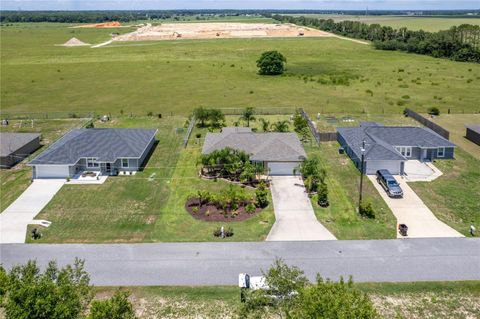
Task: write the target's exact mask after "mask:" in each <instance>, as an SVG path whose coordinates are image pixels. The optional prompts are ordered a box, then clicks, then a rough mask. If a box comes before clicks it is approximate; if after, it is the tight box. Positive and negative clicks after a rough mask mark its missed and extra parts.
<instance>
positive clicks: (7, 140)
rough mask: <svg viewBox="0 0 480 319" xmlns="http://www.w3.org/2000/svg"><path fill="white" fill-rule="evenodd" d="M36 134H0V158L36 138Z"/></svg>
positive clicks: (37, 135)
mask: <svg viewBox="0 0 480 319" xmlns="http://www.w3.org/2000/svg"><path fill="white" fill-rule="evenodd" d="M39 136H40V134H38V133H0V156H2V157H4V156H8V155H10V154H12V153H14V152H15V151H17V150H18V149H20V148H21V147H23V146H24V145H25V144H28V143H30V142H31V141H33V140H34V139H36V138H38V137H39Z"/></svg>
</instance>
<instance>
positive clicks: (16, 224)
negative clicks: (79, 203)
mask: <svg viewBox="0 0 480 319" xmlns="http://www.w3.org/2000/svg"><path fill="white" fill-rule="evenodd" d="M64 183H65V180H63V179H37V180H34V181H33V182H32V184H31V185H30V186H29V187H28V188H27V189H26V190H25V191H24V192H23V193H22V195H20V196H19V197H18V198H17V199H16V200H15V201H14V202H13V203H12V204H11V205H10V206H8V207H7V208H6V209H5V210H4V211H3V212H2V213H1V214H0V243H1V244H4V243H24V242H25V235H26V232H27V225H28V224H30V223H31V222H32V220H33V219H34V218H35V216H37V214H38V213H40V211H41V210H42V209H43V208H44V207H45V206H46V205H47V204H48V202H49V201H50V200H51V199H52V198H53V196H55V194H56V193H57V192H58V191H59V190H60V188H62V186H63V184H64Z"/></svg>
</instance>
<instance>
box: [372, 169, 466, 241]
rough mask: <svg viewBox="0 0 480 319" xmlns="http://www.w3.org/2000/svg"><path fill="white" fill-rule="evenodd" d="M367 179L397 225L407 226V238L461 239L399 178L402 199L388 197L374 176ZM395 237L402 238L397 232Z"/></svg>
mask: <svg viewBox="0 0 480 319" xmlns="http://www.w3.org/2000/svg"><path fill="white" fill-rule="evenodd" d="M368 178H369V179H370V180H371V181H372V183H373V186H375V188H376V189H377V190H378V192H379V193H380V196H382V198H383V200H384V201H385V202H386V203H387V205H388V207H389V208H390V209H391V210H392V213H393V215H395V217H396V218H397V224H406V225H407V226H408V237H410V238H420V237H463V235H462V234H460V233H459V232H458V231H456V230H455V229H453V228H452V227H450V226H448V225H447V224H445V223H443V222H441V221H440V220H439V219H438V218H437V217H436V216H435V215H434V214H433V213H432V211H431V210H430V209H429V208H428V207H427V205H425V204H424V203H423V201H422V200H421V198H420V197H418V195H417V194H416V193H415V192H414V191H413V189H412V188H411V187H410V186H409V185H408V184H407V182H406V181H405V180H404V179H402V178H401V177H400V176H397V177H396V179H397V182H398V183H399V184H400V187H402V190H403V198H390V197H388V195H387V192H385V190H384V189H383V188H382V186H380V184H379V183H378V182H377V180H376V177H375V175H368ZM397 237H398V238H402V236H401V235H400V234H399V233H398V232H397Z"/></svg>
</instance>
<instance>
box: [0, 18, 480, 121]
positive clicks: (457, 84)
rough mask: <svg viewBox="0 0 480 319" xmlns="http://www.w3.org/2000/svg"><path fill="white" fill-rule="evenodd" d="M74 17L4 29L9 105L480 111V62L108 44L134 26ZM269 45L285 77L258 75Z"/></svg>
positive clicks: (343, 44) (229, 45) (312, 42)
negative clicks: (79, 21) (100, 25)
mask: <svg viewBox="0 0 480 319" xmlns="http://www.w3.org/2000/svg"><path fill="white" fill-rule="evenodd" d="M67 27H68V25H65V24H49V23H38V24H15V25H13V26H2V27H1V29H0V30H1V31H0V32H1V34H0V35H1V38H2V41H1V71H2V76H1V89H0V92H1V111H2V113H8V112H53V111H68V112H70V111H72V112H74V111H82V110H88V111H90V110H95V111H96V112H98V113H112V114H118V113H119V112H120V111H123V112H125V113H130V112H132V113H135V114H139V115H146V114H147V113H148V112H155V113H157V112H158V113H162V112H164V113H167V112H168V113H170V112H173V113H176V114H182V115H183V114H189V113H190V112H191V110H192V109H193V108H195V107H198V106H206V107H245V106H254V107H304V108H305V109H306V110H307V111H309V112H315V113H316V112H321V113H335V112H341V113H362V112H367V113H401V112H402V110H403V109H404V108H405V107H410V108H412V109H414V110H417V111H420V112H425V111H426V110H427V108H428V107H431V106H437V107H439V108H440V110H441V111H442V112H447V111H448V109H450V111H451V112H452V113H463V112H464V113H477V112H480V106H479V103H478V101H479V100H480V90H478V87H479V86H480V65H478V64H472V63H459V62H453V61H449V60H444V59H435V58H432V57H427V56H420V55H413V54H406V53H401V52H390V51H377V50H375V49H373V48H372V47H371V46H369V45H365V44H358V43H354V42H351V41H346V40H341V39H337V38H300V37H297V38H276V39H212V40H172V41H158V42H155V41H152V42H135V43H131V42H129V43H127V42H125V43H123V42H118V43H114V44H113V45H109V46H105V47H102V48H99V49H91V48H89V47H76V48H65V47H58V46H55V44H61V43H64V42H66V41H67V40H68V39H70V38H72V37H76V38H78V39H80V40H81V41H84V42H86V43H91V44H95V43H100V42H103V41H106V40H108V39H109V38H110V33H112V32H129V31H131V30H132V29H129V28H123V29H118V30H115V29H108V30H106V29H69V28H67ZM267 50H279V51H280V52H282V53H283V54H284V55H285V56H286V58H287V72H286V74H284V75H283V76H278V77H268V76H260V75H257V73H256V71H257V69H256V65H255V64H256V63H255V61H256V60H257V59H258V57H259V56H260V54H261V53H262V52H264V51H267Z"/></svg>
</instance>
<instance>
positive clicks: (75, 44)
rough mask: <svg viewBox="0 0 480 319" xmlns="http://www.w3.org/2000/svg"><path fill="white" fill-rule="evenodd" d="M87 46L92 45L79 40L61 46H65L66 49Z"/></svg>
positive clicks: (73, 39) (72, 40)
mask: <svg viewBox="0 0 480 319" xmlns="http://www.w3.org/2000/svg"><path fill="white" fill-rule="evenodd" d="M86 45H90V44H88V43H85V42H83V41H80V40H78V39H77V38H71V39H70V40H68V41H67V42H65V43H64V44H61V46H64V47H82V46H86Z"/></svg>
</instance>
